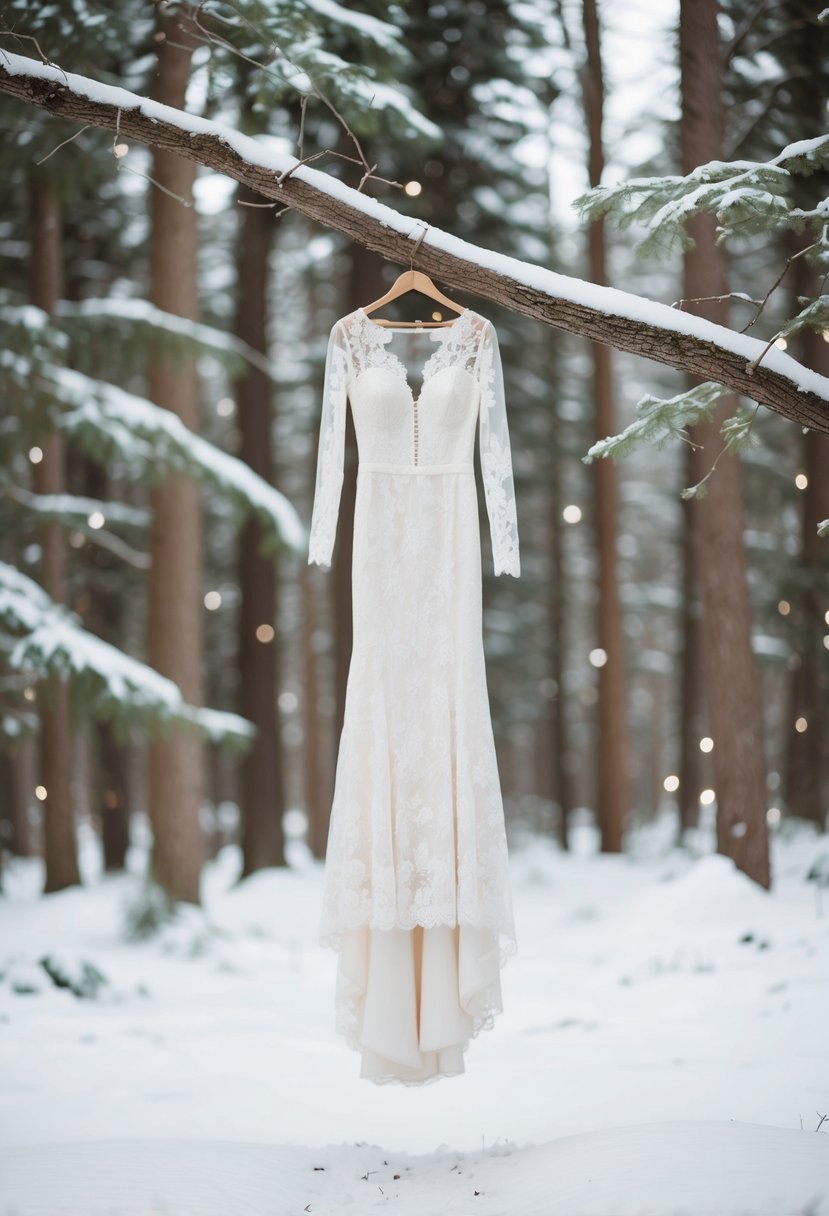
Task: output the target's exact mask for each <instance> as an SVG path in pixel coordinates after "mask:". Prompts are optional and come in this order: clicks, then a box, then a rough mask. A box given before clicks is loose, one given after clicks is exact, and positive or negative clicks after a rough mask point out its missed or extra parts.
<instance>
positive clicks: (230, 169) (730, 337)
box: [0, 51, 829, 434]
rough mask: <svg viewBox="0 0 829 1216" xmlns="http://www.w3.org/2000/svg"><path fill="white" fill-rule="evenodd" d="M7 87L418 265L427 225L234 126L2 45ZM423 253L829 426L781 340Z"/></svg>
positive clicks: (586, 288)
mask: <svg viewBox="0 0 829 1216" xmlns="http://www.w3.org/2000/svg"><path fill="white" fill-rule="evenodd" d="M0 92H5V93H8V94H10V95H11V96H14V97H18V98H20V99H21V100H23V101H26V102H28V103H30V104H32V105H36V106H40V107H41V108H43V109H45V110H47V111H49V112H50V113H53V114H57V115H60V116H62V117H63V118H67V119H70V120H74V121H77V122H79V123H85V122H90V123H93V124H94V125H96V126H100V127H106V128H110V129H115V128H116V127H117V128H118V129H119V131H120V135H121V137H122V138H123V139H127V138H133V139H136V140H138V141H139V142H142V143H145V144H148V145H150V146H153V147H161V148H166V149H168V150H170V151H173V152H176V153H177V154H178V155H180V156H183V157H186V158H187V159H189V160H192V161H195V162H197V163H199V164H202V165H205V166H207V167H209V168H212V169H214V170H216V171H217V172H221V173H224V174H226V175H227V176H229V177H231V178H233V179H235V180H236V181H240V182H244V183H245V184H246V185H248V186H249V187H250V188H251V189H252V190H254V191H256V192H258V193H259V194H261V195H262V196H263V197H264V198H267V199H273V200H277V201H279V202H280V203H281V204H283V205H284V206H290V207H293V208H295V209H296V210H297V211H299V212H301V213H302V214H303V215H306V216H308V217H310V218H311V219H314V220H316V221H317V222H319V223H321V224H323V225H324V226H326V227H328V228H332V229H335V230H336V231H338V232H342V233H344V234H345V235H346V236H348V237H349V238H350V239H351V240H353V241H355V242H357V243H358V244H360V245H362V246H364V247H365V248H367V249H371V250H373V251H374V252H376V253H378V254H379V255H380V256H382V257H384V258H387V259H388V260H389V261H393V262H396V263H398V264H400V265H408V264H409V262H410V256H411V253H410V251H411V248H412V245H411V242H412V240H413V239H416V238H417V237H419V236H420V235H421V234H422V232H423V225H420V224H418V223H417V222H416V221H412V220H411V218H409V217H407V216H403V215H400V214H399V213H398V212H396V211H394V210H393V209H392V208H390V207H387V206H384V205H383V204H382V203H380V202H378V200H376V199H374V198H370V197H367V196H366V195H364V194H361V193H359V192H358V191H356V190H353V189H350V188H349V187H347V186H345V185H344V184H343V183H342V182H339V181H337V180H335V179H333V178H331V177H329V176H328V175H327V174H325V173H322V172H320V171H319V170H315V169H311V168H310V167H309V166H308V165H302V166H300V165H299V162H297V161H296V160H295V159H294V158H293V157H290V156H286V155H283V154H279V153H277V152H275V151H273V149H271V148H268V147H267V146H265V145H264V144H263V143H261V142H258V141H257V140H255V139H252V138H249V137H246V136H243V135H242V134H240V133H239V132H237V131H235V130H233V129H232V128H231V127H228V126H226V125H223V124H221V123H216V122H210V121H208V120H207V119H203V118H199V117H197V116H195V115H192V114H187V113H184V112H183V111H179V110H175V109H173V108H171V107H169V106H162V105H159V104H158V103H154V102H152V101H149V100H148V99H147V98H142V97H139V96H138V95H137V94H134V93H129V92H127V91H126V90H125V89H118V88H112V87H109V86H106V85H102V84H100V83H98V82H97V81H94V80H90V79H88V78H86V77H82V76H78V75H74V74H71V73H66V72H64V71H63V70H62V69H61V68H59V67H56V66H53V65H45V64H41V63H38V62H37V61H36V60H33V59H27V58H25V57H23V56H20V55H12V54H10V53H8V52H1V51H0ZM787 152H788V153H789V157H790V163H789V164H788V165H787V168H791V167H793V166H794V165H795V164H796V163H798V160H799V159H800V160H804V159H805V160H806V161H807V162H808V160H809V157H810V156H812V157H814V156H815V155H816V152H815V148H814V147H812V148H808V147H806V146H805V145H797V146H793V147H792V148H790V149H788V150H787ZM732 169H733V167H732ZM781 171H784V170H783V168H782V166H781ZM418 263H419V269H422V270H424V271H425V272H426V273H427V274H429V275H431V276H432V277H433V278H435V279H439V280H440V281H441V282H443V283H446V284H447V285H448V286H450V287H452V288H454V289H455V290H466V291H469V292H471V293H472V294H473V295H477V296H481V297H484V298H486V299H489V300H492V301H494V302H497V303H500V304H503V305H505V306H506V307H507V308H511V309H512V310H513V311H515V312H518V313H522V314H523V315H525V316H528V317H532V318H534V319H536V320H538V321H541V322H542V323H543V324H545V325H550V326H553V327H555V328H558V329H562V330H565V331H567V332H570V333H578V334H581V335H582V336H584V337H587V338H591V339H593V340H595V341H598V342H604V343H606V344H607V345H610V346H614V347H616V348H617V349H619V350H625V351H630V352H631V353H633V354H638V355H641V356H642V357H644V358H647V359H653V360H655V361H656V362H659V363H663V364H667V365H668V366H670V367H674V368H676V369H677V370H679V371H683V372H689V373H691V374H693V375H697V376H700V377H703V378H705V379H706V380H710V381H716V382H717V383H719V384H722V385H725V386H727V387H728V388H730V389H732V390H733V391H735V392H737V393H740V394H742V395H744V396H747V397H750V398H752V399H753V400H755V401H757V402H759V403H761V404H763V405H765V406H768V407H769V408H770V409H773V410H775V411H776V412H777V413H779V414H781V415H782V416H783V417H785V418H788V419H790V420H791V421H792V422H795V423H797V424H798V425H799V426H803V427H809V428H811V429H813V430H816V431H820V432H822V433H824V434H829V380H827V378H825V377H823V376H820V375H818V374H817V373H816V372H813V371H810V370H809V369H807V368H805V367H803V366H802V365H801V364H799V363H798V362H797V361H796V360H794V359H792V358H791V357H790V356H788V355H786V354H784V353H783V352H782V351H780V350H777V349H771V350H769V351H768V352H766V353H765V355H764V358H763V363H762V364H760V365H758V366H757V367H756V368H755V369H753V370H751V367H750V365H751V363H752V361H753V360H755V359H756V358H757V356H758V355H760V354H761V353H762V352H763V343H762V342H759V341H758V340H757V339H754V338H749V337H748V336H747V335H745V334H737V333H735V332H734V331H733V330H730V329H728V328H726V327H725V326H722V325H715V324H713V323H712V322H710V321H706V320H704V319H703V318H701V317H697V316H694V315H693V314H690V313H683V312H680V311H678V310H676V309H671V308H670V307H669V306H668V305H666V304H658V303H655V302H653V301H650V300H646V299H644V298H642V297H639V296H635V295H632V294H631V293H629V292H624V291H619V290H617V289H615V288H609V287H598V286H596V285H594V284H591V283H585V282H583V281H581V280H579V279H573V278H569V277H568V276H566V275H560V274H557V273H555V272H554V271H551V270H548V269H546V268H544V267H540V266H535V265H533V264H531V263H527V262H522V261H520V260H519V259H517V258H511V257H507V256H506V255H504V254H499V253H494V252H492V251H490V250H485V249H482V248H480V247H479V246H476V245H472V244H470V243H469V242H466V241H462V240H460V239H458V238H455V237H453V236H451V235H450V234H448V233H445V232H441V231H440V230H439V229H434V228H428V229H427V230H426V234H425V237H424V239H423V241H422V243H421V244H420V247H419V251H418Z"/></svg>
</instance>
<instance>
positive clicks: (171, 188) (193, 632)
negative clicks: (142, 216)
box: [148, 14, 206, 903]
mask: <svg viewBox="0 0 829 1216" xmlns="http://www.w3.org/2000/svg"><path fill="white" fill-rule="evenodd" d="M182 24H183V18H182V17H181V16H180V15H179V16H177V17H176V18H175V19H171V18H169V17H166V16H164V15H163V14H159V19H158V33H159V34H160V35H163V38H162V39H161V41H159V43H158V67H157V72H156V78H155V89H154V93H153V96H154V98H155V99H156V100H158V101H161V102H164V103H165V104H167V105H171V106H176V107H178V108H181V107H183V105H184V98H185V93H186V90H187V82H188V79H189V75H190V59H191V56H192V50H193V47H194V46H195V45H196V44H195V42H193V43H192V45H191V44H190V40H189V39H188V37H187V34H186V31H185V30H184V29H183V28H182ZM195 172H196V170H195V164H194V163H193V161H192V160H190V159H186V160H185V159H182V158H181V157H180V156H178V155H177V154H176V153H175V152H173V151H170V150H169V149H168V148H162V147H159V146H156V148H155V154H154V156H153V167H152V177H153V179H154V180H155V181H156V182H157V183H158V184H159V186H160V187H161V189H158V188H156V189H154V190H153V191H152V192H151V195H150V198H151V203H152V244H151V249H150V284H151V286H150V298H151V300H152V303H153V304H155V305H157V306H158V307H159V308H163V309H165V310H166V311H167V312H171V313H175V314H176V315H177V316H181V317H187V318H189V319H190V320H196V319H197V318H198V291H197V233H196V212H195V208H194V207H193V206H192V189H193V180H194V177H195ZM168 192H169V193H168ZM179 199H185V200H188V201H189V202H190V203H191V205H190V206H182V204H181V202H179ZM150 397H151V398H152V400H153V401H154V402H155V403H156V404H157V405H161V406H164V407H165V408H167V409H169V410H171V411H172V412H173V413H176V414H177V415H178V416H179V418H181V420H182V422H184V424H185V425H186V426H188V427H189V428H190V429H191V430H193V431H196V432H197V431H198V430H199V387H198V378H197V373H196V366H195V358H194V356H193V355H182V356H181V357H180V359H177V360H175V361H174V360H172V359H170V358H165V357H162V356H159V355H157V354H156V355H155V356H154V357H153V358H152V359H151V362H150ZM150 499H151V506H152V512H153V524H152V529H151V537H150V552H151V555H152V569H151V572H150V580H149V584H150V586H149V599H150V602H149V617H150V619H149V642H148V653H149V660H150V663H151V665H152V666H153V667H155V669H156V670H157V671H160V672H161V674H162V675H165V676H168V677H169V678H170V679H171V680H173V681H175V683H176V684H177V685H178V686H179V688H180V689H181V691H182V694H183V696H184V699H185V701H187V702H188V703H189V704H190V705H201V704H203V694H202V672H201V661H202V649H203V622H202V612H203V600H202V586H201V574H202V508H201V490H200V487H199V485H198V483H197V482H196V481H195V480H194V479H193V478H192V477H189V476H188V475H187V474H185V473H180V472H178V471H174V472H170V473H168V474H166V475H165V477H164V479H163V480H162V481H161V482H160V483H159V484H158V485H157V486H154V487H153V489H152V491H151V496H150ZM203 782H204V764H203V744H202V741H201V739H200V738H199V736H198V735H197V733H196V731H195V730H188V729H187V728H181V727H174V728H171V729H169V730H166V731H163V732H159V733H157V734H156V735H154V736H153V739H152V740H151V743H150V819H151V822H152V827H153V855H152V868H153V874H154V877H155V878H156V880H157V881H158V882H159V883H160V884H161V886H162V887H163V888H164V890H165V891H166V892H167V894H168V895H169V896H170V897H171V898H173V899H182V900H187V901H189V902H191V903H199V902H200V893H199V875H200V872H201V868H202V864H203V861H204V859H205V853H206V846H205V838H204V833H203V831H202V827H201V823H200V815H201V809H202V800H203V793H204V790H203Z"/></svg>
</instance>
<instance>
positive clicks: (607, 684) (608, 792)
mask: <svg viewBox="0 0 829 1216" xmlns="http://www.w3.org/2000/svg"><path fill="white" fill-rule="evenodd" d="M582 10H583V16H584V35H585V45H586V48H587V63H586V65H585V68H584V71H583V75H582V92H583V95H584V104H585V110H586V113H587V131H588V177H589V180H590V185H591V186H598V185H599V184H600V183H601V178H602V173H603V171H604V147H603V135H602V124H603V119H604V78H603V73H602V57H601V43H600V35H599V19H598V14H597V12H596V4H595V0H583V6H582ZM587 240H588V251H589V262H590V279H591V281H592V282H593V283H598V284H600V285H601V286H606V284H607V256H606V253H605V224H604V217H600V218H599V219H597V220H596V221H594V223H592V224H591V225H590V227H589V229H588V233H587ZM591 354H592V357H593V403H594V408H595V431H596V439H602V438H603V437H604V436H605V435H612V434H614V433H615V430H616V421H615V407H614V398H613V368H612V364H611V349H610V347H609V346H606V345H605V344H604V343H602V342H593V343H592V345H591ZM593 486H594V494H595V503H596V541H597V551H598V583H599V586H598V590H599V602H598V620H597V627H598V629H597V632H598V641H599V646H600V647H601V649H602V650H604V652H605V654H606V655H607V659H606V661H605V663H604V664H603V666H601V667H600V668H599V703H598V709H599V773H598V815H599V827H600V831H601V847H602V851H603V852H605V853H620V852H621V850H622V838H623V834H624V829H625V824H626V821H627V817H628V811H629V799H630V788H629V773H628V743H627V720H626V715H625V651H624V635H623V631H622V614H621V605H620V602H619V578H618V565H617V561H616V521H617V519H618V517H619V498H618V494H617V490H616V465H615V463H614V462H613V461H612V460H597V461H595V462H594V464H593Z"/></svg>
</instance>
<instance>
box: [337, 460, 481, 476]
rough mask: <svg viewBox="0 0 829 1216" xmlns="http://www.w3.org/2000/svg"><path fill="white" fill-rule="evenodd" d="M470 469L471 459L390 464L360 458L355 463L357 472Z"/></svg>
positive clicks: (436, 471)
mask: <svg viewBox="0 0 829 1216" xmlns="http://www.w3.org/2000/svg"><path fill="white" fill-rule="evenodd" d="M472 469H473V465H472V462H471V461H459V462H457V463H455V464H391V463H389V462H387V461H378V460H361V461H360V462H359V463H358V465H357V472H358V473H414V474H421V473H467V472H471V471H472Z"/></svg>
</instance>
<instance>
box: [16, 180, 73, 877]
mask: <svg viewBox="0 0 829 1216" xmlns="http://www.w3.org/2000/svg"><path fill="white" fill-rule="evenodd" d="M61 225H62V220H61V213H60V203H59V202H58V197H57V192H56V190H55V188H54V187H53V186H52V185H51V184H50V183H49V182H48V181H47V180H44V179H43V178H41V177H39V176H38V175H37V173H35V177H34V179H33V181H32V184H31V226H32V253H31V263H30V284H29V295H30V299H31V301H32V303H33V304H35V305H36V306H37V307H38V308H42V309H43V310H44V312H48V313H52V312H54V310H55V306H56V304H57V302H58V300H59V299H60V297H61V292H62V290H63V284H62V277H63V270H62V248H61V245H62V241H61ZM64 463H65V445H64V440H63V436H62V435H61V434H60V433H59V432H57V431H55V432H53V433H52V434H51V435H49V436H48V437H47V438H46V440H45V442H44V444H43V459H42V460H41V461H40V462H39V463H38V464H35V465H34V466H33V469H34V476H33V482H34V489H35V492H36V493H38V494H61V493H64V492H65V490H66V475H65V467H64ZM41 535H42V542H41V543H42V549H43V553H42V557H41V566H40V569H41V582H42V584H43V586H44V588H45V589H46V591H48V593H49V595H51V597H52V599H54V600H57V601H58V603H65V602H66V541H65V538H64V533H63V528H62V526H61V525H60V524H59V523H57V522H52V523H47V524H44V525H43V528H42V533H41ZM38 711H39V714H40V781H41V784H42V785H44V786H45V787H46V797H45V799H44V800H43V802H42V804H41V805H42V807H43V855H44V862H45V868H46V874H45V882H44V891H61V890H63V888H64V887H70V886H74V885H76V884H79V883H80V871H79V869H78V855H77V845H76V840H75V816H74V809H73V806H72V726H71V720H70V710H69V682H68V680H66V679H60V678H59V677H57V676H50V677H49V678H48V679H47V680H44V681H43V682H42V683H41V684H40V685H39V686H38Z"/></svg>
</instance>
